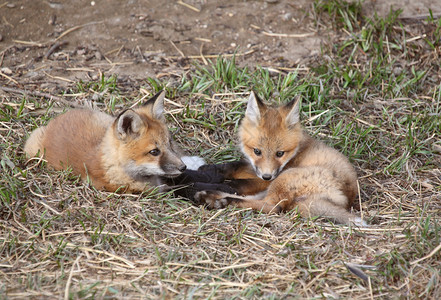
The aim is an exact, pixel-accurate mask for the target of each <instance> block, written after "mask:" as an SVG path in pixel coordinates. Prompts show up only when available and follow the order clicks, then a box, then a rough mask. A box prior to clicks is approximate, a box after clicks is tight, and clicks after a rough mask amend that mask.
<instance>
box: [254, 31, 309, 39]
mask: <svg viewBox="0 0 441 300" xmlns="http://www.w3.org/2000/svg"><path fill="white" fill-rule="evenodd" d="M262 33H263V34H264V35H267V36H277V37H293V38H301V37H307V36H312V35H314V34H315V33H314V32H310V33H299V34H287V33H272V32H267V31H262Z"/></svg>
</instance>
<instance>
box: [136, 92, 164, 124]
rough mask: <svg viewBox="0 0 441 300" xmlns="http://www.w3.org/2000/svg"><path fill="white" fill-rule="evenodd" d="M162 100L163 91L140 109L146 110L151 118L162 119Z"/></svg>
mask: <svg viewBox="0 0 441 300" xmlns="http://www.w3.org/2000/svg"><path fill="white" fill-rule="evenodd" d="M164 98H165V91H160V92H159V93H157V94H156V95H154V96H153V97H152V98H150V99H149V100H147V102H146V103H144V104H143V105H142V107H143V108H145V109H147V110H148V111H149V113H150V115H151V116H152V117H153V118H155V119H162V118H163V117H164Z"/></svg>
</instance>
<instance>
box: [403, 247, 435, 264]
mask: <svg viewBox="0 0 441 300" xmlns="http://www.w3.org/2000/svg"><path fill="white" fill-rule="evenodd" d="M439 250H441V244H439V245H438V246H436V248H435V249H433V250H432V251H431V252H430V253H429V254H427V255H426V256H424V257H421V258H420V259H417V260H414V261H413V262H411V263H410V264H411V265H414V264H417V263H419V262H420V261H423V260H425V259H428V258H431V257H432V256H434V255H435V253H436V252H438V251H439Z"/></svg>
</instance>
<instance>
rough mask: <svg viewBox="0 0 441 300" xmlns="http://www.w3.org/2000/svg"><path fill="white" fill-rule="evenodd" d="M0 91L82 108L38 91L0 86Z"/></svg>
mask: <svg viewBox="0 0 441 300" xmlns="http://www.w3.org/2000/svg"><path fill="white" fill-rule="evenodd" d="M0 90H3V91H5V92H9V93H15V94H23V95H26V96H36V97H44V98H47V99H50V100H52V99H53V100H55V101H57V102H61V103H64V104H66V105H69V106H71V107H76V108H84V106H83V105H80V104H76V103H72V102H70V101H67V100H64V99H62V98H61V97H58V96H54V95H51V94H48V93H42V92H39V91H25V90H22V89H16V88H10V87H7V86H0Z"/></svg>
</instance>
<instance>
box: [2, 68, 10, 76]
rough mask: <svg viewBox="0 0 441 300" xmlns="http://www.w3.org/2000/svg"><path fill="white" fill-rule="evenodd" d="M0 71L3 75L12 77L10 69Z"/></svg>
mask: <svg viewBox="0 0 441 300" xmlns="http://www.w3.org/2000/svg"><path fill="white" fill-rule="evenodd" d="M0 71H2V73H3V74H5V75H12V70H11V69H9V68H8V67H4V68H1V70H0Z"/></svg>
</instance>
